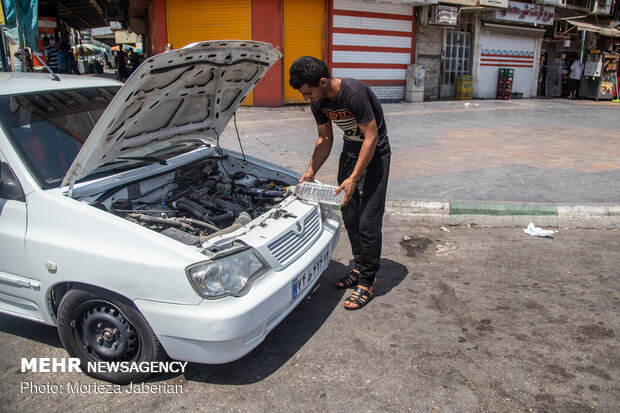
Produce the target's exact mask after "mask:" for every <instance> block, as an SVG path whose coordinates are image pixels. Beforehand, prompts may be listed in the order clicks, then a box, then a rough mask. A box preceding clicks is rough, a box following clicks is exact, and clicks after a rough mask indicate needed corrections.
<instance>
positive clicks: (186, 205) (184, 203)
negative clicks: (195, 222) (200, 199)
mask: <svg viewBox="0 0 620 413" xmlns="http://www.w3.org/2000/svg"><path fill="white" fill-rule="evenodd" d="M172 207H173V208H176V209H181V210H183V211H187V212H190V213H191V214H193V215H195V216H197V217H198V218H200V219H205V218H207V217H208V216H209V211H207V210H206V209H205V208H203V207H202V206H200V205H199V204H197V203H196V202H194V201H192V200H191V199H187V198H181V199H179V200H178V201H175V202H173V203H172Z"/></svg>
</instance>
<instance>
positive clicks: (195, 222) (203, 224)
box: [176, 218, 220, 232]
mask: <svg viewBox="0 0 620 413" xmlns="http://www.w3.org/2000/svg"><path fill="white" fill-rule="evenodd" d="M176 219H177V220H178V221H181V222H185V223H187V224H190V225H198V226H200V227H203V228H206V229H209V230H211V231H214V232H217V231H219V230H220V229H219V228H218V227H216V226H215V225H212V224H209V223H208V222H204V221H199V220H197V219H193V218H176Z"/></svg>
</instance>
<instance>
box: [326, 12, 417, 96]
mask: <svg viewBox="0 0 620 413" xmlns="http://www.w3.org/2000/svg"><path fill="white" fill-rule="evenodd" d="M331 15H332V25H333V29H332V32H333V34H332V39H331V42H332V56H331V57H332V59H331V61H332V68H333V70H332V72H333V74H334V76H338V77H353V78H356V79H359V80H362V81H364V82H365V83H366V84H368V85H370V86H371V88H372V89H373V91H374V92H375V94H376V95H377V97H378V98H379V99H384V100H403V99H404V98H405V84H406V78H407V64H409V63H411V62H412V56H411V55H412V51H413V34H414V21H415V13H414V9H413V6H412V5H411V4H392V3H379V2H376V3H374V2H368V1H361V0H334V1H333V10H332V13H331Z"/></svg>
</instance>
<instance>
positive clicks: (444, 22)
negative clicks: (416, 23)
mask: <svg viewBox="0 0 620 413" xmlns="http://www.w3.org/2000/svg"><path fill="white" fill-rule="evenodd" d="M458 15H459V8H458V7H451V6H432V7H431V18H430V22H429V24H437V25H441V26H456V21H457V17H458Z"/></svg>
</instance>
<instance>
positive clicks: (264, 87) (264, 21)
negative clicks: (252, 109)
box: [252, 0, 283, 106]
mask: <svg viewBox="0 0 620 413" xmlns="http://www.w3.org/2000/svg"><path fill="white" fill-rule="evenodd" d="M252 40H257V41H259V42H266V43H271V44H272V45H273V46H274V47H275V48H276V49H278V50H279V51H280V52H282V4H281V0H253V1H252ZM282 81H283V80H282V59H280V60H279V61H278V62H277V63H275V64H274V65H273V66H272V67H271V68H270V69H269V71H268V72H267V73H266V74H265V76H264V77H263V78H262V79H261V81H260V82H258V84H257V85H256V87H255V88H254V105H255V106H280V105H282V93H283V90H282V86H283V83H282Z"/></svg>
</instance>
